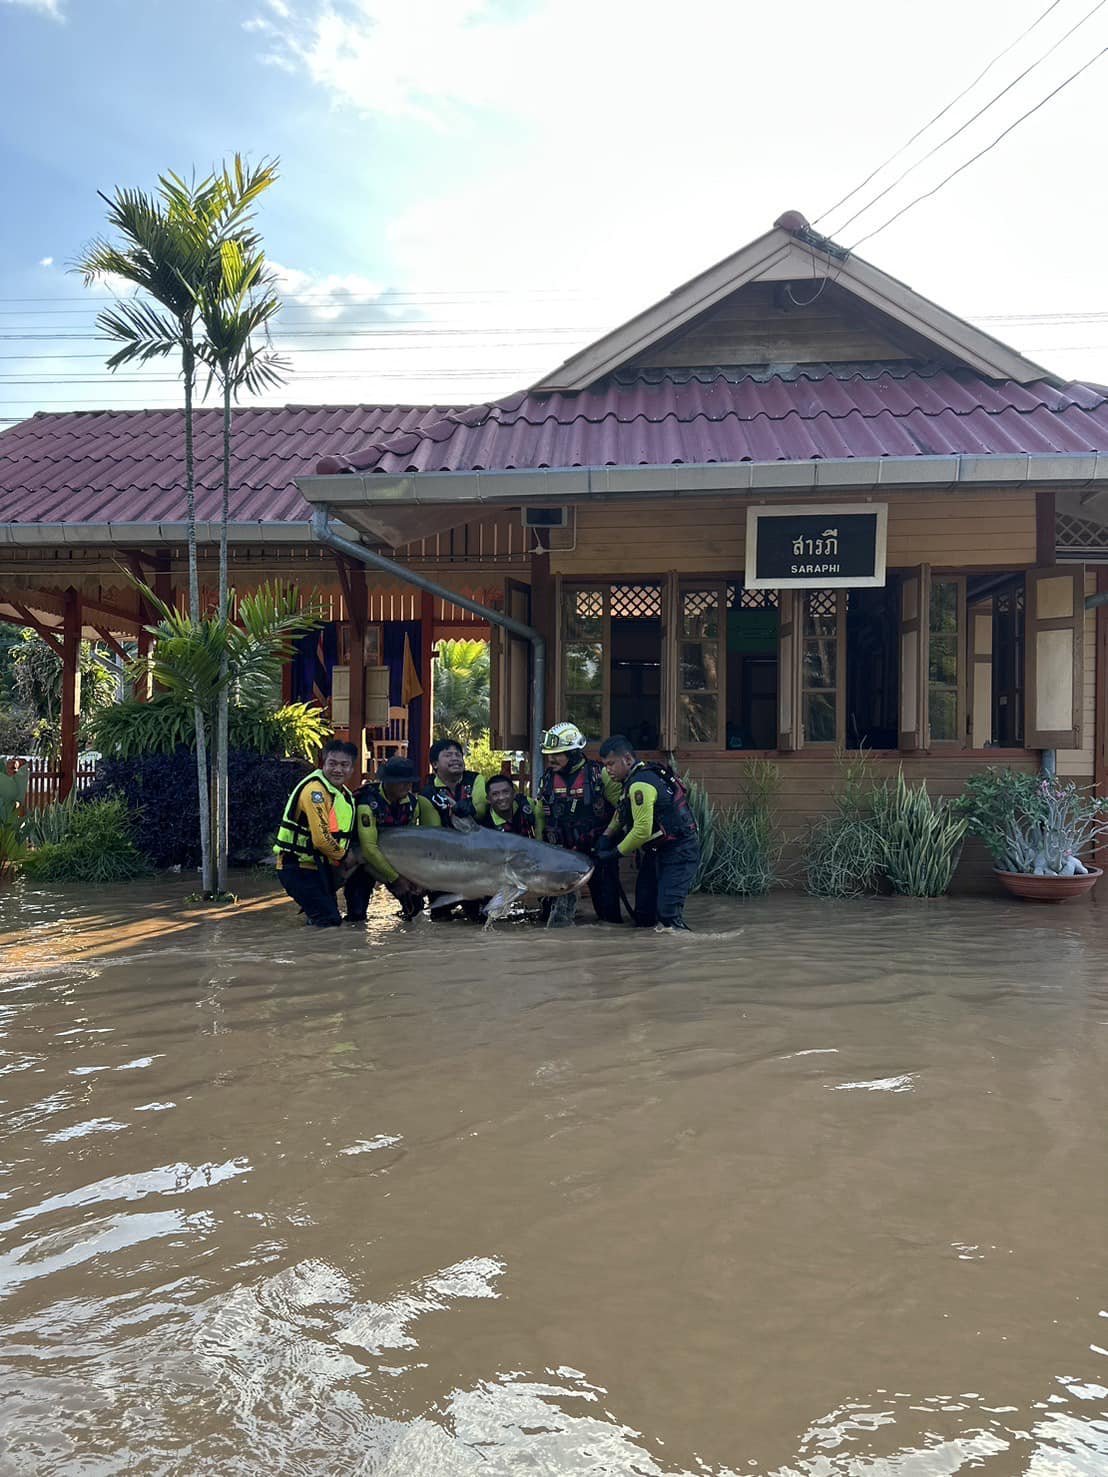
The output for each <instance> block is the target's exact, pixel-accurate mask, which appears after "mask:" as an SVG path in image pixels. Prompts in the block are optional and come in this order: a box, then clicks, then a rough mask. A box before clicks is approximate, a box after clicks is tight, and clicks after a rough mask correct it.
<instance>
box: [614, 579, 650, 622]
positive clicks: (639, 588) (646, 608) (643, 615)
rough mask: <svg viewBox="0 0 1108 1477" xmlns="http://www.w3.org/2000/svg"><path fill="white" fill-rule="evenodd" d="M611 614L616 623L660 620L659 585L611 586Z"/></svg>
mask: <svg viewBox="0 0 1108 1477" xmlns="http://www.w3.org/2000/svg"><path fill="white" fill-rule="evenodd" d="M611 612H612V619H613V620H617V621H642V620H660V619H661V615H662V587H661V585H613V586H612V588H611Z"/></svg>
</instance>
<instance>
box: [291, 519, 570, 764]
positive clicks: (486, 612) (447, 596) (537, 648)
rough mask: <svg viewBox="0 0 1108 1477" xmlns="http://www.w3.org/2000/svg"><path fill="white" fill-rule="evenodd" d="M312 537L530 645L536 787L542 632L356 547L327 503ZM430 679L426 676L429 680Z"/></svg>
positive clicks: (540, 732)
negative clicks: (333, 524)
mask: <svg viewBox="0 0 1108 1477" xmlns="http://www.w3.org/2000/svg"><path fill="white" fill-rule="evenodd" d="M312 534H313V536H314V537H315V538H316V539H318V540H319V542H320V543H321V544H326V545H327V547H328V548H329V549H334V551H335V552H336V554H345V555H346V557H347V558H348V559H356V560H357V561H358V562H359V563H361V564H368V565H369V566H370V568H371V569H380V570H383V571H384V573H385V574H391V575H393V576H395V578H396V579H398V580H403V582H404V583H405V584H406V585H414V586H415V587H416V589H417V590H426V592H427V593H428V595H437V596H438V598H439V599H440V600H447V601H449V602H450V604H452V605H460V606H461V608H462V609H463V610H468V611H469V612H470V613H471V614H472V615H476V616H480V618H481V619H482V620H483V621H488V622H489V623H490V624H491V625H494V626H500V627H501V628H502V629H503V630H505V631H510V632H511V634H512V635H513V636H519V637H520V638H521V639H522V640H524V641H529V642H530V643H531V651H532V654H533V659H532V668H531V678H532V681H531V785H532V787H534V786H536V785H537V784H538V782H539V778H540V776H541V775H542V735H543V698H544V694H545V691H546V641H545V639H544V638H543V637H542V636H541V635H540V634H539V632H538V631H536V630H535V628H534V627H533V626H525V625H524V624H523V622H522V621H517V620H513V618H512V617H511V616H510V615H503V614H502V613H501V612H500V611H499V610H490V609H489V608H488V606H487V605H480V604H478V602H477V601H476V600H470V599H469V597H468V596H466V595H458V594H455V592H454V591H453V590H448V589H447V588H446V586H445V585H438V584H436V583H435V581H434V580H429V579H426V578H424V576H423V575H421V574H416V573H415V572H414V570H411V569H408V568H407V567H406V566H405V565H403V564H397V562H396V561H395V559H386V557H385V556H384V554H378V553H376V552H375V551H374V550H373V549H367V548H366V547H365V545H364V544H356V543H354V542H353V540H351V539H348V538H343V536H342V534H341V533H336V532H335V531H334V529H333V528H332V527H331V509H330V508H329V507H328V506H327V505H326V503H320V504H319V505H318V506H317V507H316V509H315V510H314V512H313V513H312ZM430 675H431V674H430V673H427V677H428V679H430Z"/></svg>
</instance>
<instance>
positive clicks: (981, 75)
mask: <svg viewBox="0 0 1108 1477" xmlns="http://www.w3.org/2000/svg"><path fill="white" fill-rule="evenodd" d="M1060 4H1061V0H1051V4H1049V5H1048V6H1047V8H1046V9H1045V10H1044V11H1042V12H1041V13H1040V14H1039V16H1038V17H1037V18H1036V19H1035V20H1033V21H1032V22H1031V24H1030V25H1029V26H1028V27H1027V28H1026V29H1025V30H1023V31H1021V32H1020V34H1019V35H1018V36H1017V37H1016V39H1015V40H1014V41H1012V42H1009V44H1008V45H1007V46H1006V47H1005V48H1004V50H1003V51H998V52H997V54H996V56H994V57H993V59H992V61H991V62H989V63H988V65H987V66H986V67H985V69H984V71H981V72H978V74H977V76H976V77H975V78H974V79H973V81H972V82H971V83H970V84H969V86H968V87H964V88H963V89H962V91H961V92H960V93H959V94H958V96H957V97H954V98H951V100H950V102H948V103H947V104H946V106H945V107H944V108H940V109H939V111H938V112H937V113H936V114H935V116H934V117H933V118H929V119H928V120H927V122H926V123H925V124H924V125H923V127H922V128H917V129H916V131H915V133H913V135H912V137H911V138H909V139H905V141H904V143H902V144H901V146H900V148H899V149H897V150H896V152H895V153H893V154H890V155H889V157H888V158H887V159H886V160H885V162H884V163H883V164H879V165H878V166H877V168H876V169H874V170H872V171H871V172H870V173H869V174H867V175H866V177H865V179H864V180H863V181H862V183H861V184H860V185H855V186H854V188H853V189H852V190H848V191H847V192H846V194H845V195H844V196H843V197H842V199H841V200H836V201H835V203H834V205H829V206H828V207H827V209H826V210H825V211H824V212H823V214H822V215H817V216H816V218H815V221H814V222H813V224H814V225H817V226H818V225H819V223H820V221H822V220H826V219H827V217H828V216H829V215H832V214H833V213H834V212H835V211H836V210H838V208H839V206H840V205H845V204H846V202H847V201H848V200H852V199H853V198H854V196H855V195H857V194H858V193H859V192H860V191H861V190H864V189H865V187H866V186H867V185H868V184H869V182H870V181H871V180H873V179H876V177H877V176H878V175H879V174H880V173H881V171H882V170H883V169H887V168H888V167H889V165H890V164H892V163H893V162H894V161H895V160H897V159H899V158H900V156H901V154H903V153H904V151H905V150H906V149H910V148H911V147H912V145H913V144H914V143H915V141H916V139H918V138H920V137H921V136H922V135H923V134H925V133H926V132H927V130H928V129H929V128H932V127H934V125H935V124H936V123H938V121H939V119H940V118H944V117H945V116H946V115H947V113H949V112H950V110H951V108H953V107H957V105H958V104H959V103H960V102H961V101H962V99H963V98H964V97H967V96H968V95H969V94H970V93H971V92H972V91H973V89H974V88H975V87H976V86H977V84H978V83H979V82H981V81H983V80H984V79H985V77H986V76H988V74H989V73H990V72H991V71H992V69H993V68H994V67H995V66H996V64H997V62H1000V61H1003V60H1004V58H1005V57H1006V56H1007V55H1008V53H1009V52H1010V51H1013V50H1014V49H1015V48H1016V47H1017V46H1018V45H1019V44H1020V42H1021V41H1023V40H1024V39H1025V38H1026V37H1027V36H1030V34H1031V32H1032V31H1033V30H1035V28H1036V27H1037V26H1040V25H1042V23H1043V21H1045V20H1046V18H1047V16H1048V15H1049V14H1050V12H1051V11H1052V10H1056V9H1057V7H1058V6H1059V5H1060Z"/></svg>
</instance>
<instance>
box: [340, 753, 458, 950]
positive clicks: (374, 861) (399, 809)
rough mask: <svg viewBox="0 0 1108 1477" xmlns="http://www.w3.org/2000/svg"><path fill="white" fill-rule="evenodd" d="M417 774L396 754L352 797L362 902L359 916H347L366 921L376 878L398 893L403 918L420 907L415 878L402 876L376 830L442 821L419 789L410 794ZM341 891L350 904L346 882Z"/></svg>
mask: <svg viewBox="0 0 1108 1477" xmlns="http://www.w3.org/2000/svg"><path fill="white" fill-rule="evenodd" d="M417 778H418V776H417V774H416V767H415V765H414V764H413V763H412V761H411V760H410V759H405V758H403V757H402V756H401V755H399V754H396V755H394V756H393V758H391V759H389V760H386V762H385V763H384V764H383V765H382V766H381V769H380V771H379V772H378V775H377V778H376V780H370V781H369V782H368V783H367V784H364V785H363V786H362V788H361V789H360V790H359V791H358V793H357V795H356V796H355V797H354V805H355V828H356V833H357V837H358V849H359V851H360V852H361V865H360V866H359V868H358V871H359V873H363V874H364V879H363V884H362V888H361V893H360V895H361V896H364V898H365V904H364V906H363V908H362V911H361V917H360V919H359V918H355V917H354V916H351V917H350V919H349V921H350V922H351V923H355V922H364V921H365V917H366V909H367V908H368V906H369V899H370V895H371V894H372V892H373V889H374V887H375V886H376V884H377V883H378V882H381V883H383V884H384V885H385V887H387V888H388V890H389V891H390V892H391V893H392V895H393V897H395V898H397V899H398V901H399V903H400V906H401V908H402V909H403V912H404V917H405V918H409V919H410V918H415V917H417V916H418V915H419V913H420V912H422V910H423V893H422V892H421V891H420V889H419V888H418V887H417V886H416V884H415V883H414V882H409V881H408V879H407V878H406V877H401V875H400V873H399V872H398V871H397V870H396V868H395V867H393V866H391V865H390V864H389V862H388V861H387V860H386V859H385V855H384V853H383V852H382V850H381V848H380V846H379V845H378V841H379V838H380V833H381V831H382V830H383V829H386V828H388V827H391V826H439V825H441V824H442V822H441V821H440V819H439V813H438V811H437V810H436V809H435V807H434V806H433V805H432V804H431V802H430V801H429V800H427V799H425V798H424V796H422V795H413V793H412V791H413V789H414V788H415V784H416V780H417ZM346 897H347V906H348V908H349V906H350V886H349V884H347V889H346Z"/></svg>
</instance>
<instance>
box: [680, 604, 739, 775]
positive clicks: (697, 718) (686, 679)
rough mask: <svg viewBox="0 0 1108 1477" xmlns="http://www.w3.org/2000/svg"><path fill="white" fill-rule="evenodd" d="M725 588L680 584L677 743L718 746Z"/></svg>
mask: <svg viewBox="0 0 1108 1477" xmlns="http://www.w3.org/2000/svg"><path fill="white" fill-rule="evenodd" d="M726 634H727V596H726V587H725V586H724V585H722V584H719V585H707V584H705V585H696V586H694V587H691V588H690V587H687V586H685V587H682V589H681V595H680V610H679V615H678V631H677V742H678V743H679V744H682V745H683V744H711V745H713V746H714V747H717V748H718V747H722V745H723V742H724V738H723V715H724V711H725V703H724V683H725V680H726V677H725V663H726V657H725V651H726V646H725V638H726Z"/></svg>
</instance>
